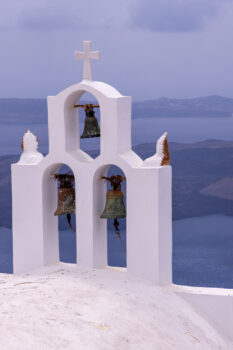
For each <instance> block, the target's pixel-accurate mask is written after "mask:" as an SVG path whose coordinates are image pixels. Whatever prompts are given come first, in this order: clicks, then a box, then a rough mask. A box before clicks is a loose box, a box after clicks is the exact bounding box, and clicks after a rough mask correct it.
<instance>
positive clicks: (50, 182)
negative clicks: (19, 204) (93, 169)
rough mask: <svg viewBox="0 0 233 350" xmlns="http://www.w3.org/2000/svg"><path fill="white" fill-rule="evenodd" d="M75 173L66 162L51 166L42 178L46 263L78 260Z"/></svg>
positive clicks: (74, 261)
mask: <svg viewBox="0 0 233 350" xmlns="http://www.w3.org/2000/svg"><path fill="white" fill-rule="evenodd" d="M75 180H76V179H75V176H74V174H73V172H72V170H71V169H70V168H69V167H68V166H67V165H64V164H57V165H54V166H51V167H50V168H49V169H48V170H47V171H46V172H45V174H44V178H43V203H44V205H43V207H44V212H43V226H44V262H45V265H47V264H54V263H57V262H58V261H61V262H65V263H76V209H75V207H76V206H75V197H76V189H75Z"/></svg>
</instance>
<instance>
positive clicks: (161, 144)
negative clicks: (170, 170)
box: [143, 132, 170, 166]
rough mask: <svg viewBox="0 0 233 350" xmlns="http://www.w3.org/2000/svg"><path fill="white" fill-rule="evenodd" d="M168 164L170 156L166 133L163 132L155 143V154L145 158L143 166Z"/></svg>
mask: <svg viewBox="0 0 233 350" xmlns="http://www.w3.org/2000/svg"><path fill="white" fill-rule="evenodd" d="M169 164H170V156H169V149H168V142H167V132H165V133H164V134H163V135H162V136H161V137H160V138H159V139H158V140H157V143H156V153H155V155H154V156H152V157H150V158H147V159H145V160H144V162H143V166H163V165H169Z"/></svg>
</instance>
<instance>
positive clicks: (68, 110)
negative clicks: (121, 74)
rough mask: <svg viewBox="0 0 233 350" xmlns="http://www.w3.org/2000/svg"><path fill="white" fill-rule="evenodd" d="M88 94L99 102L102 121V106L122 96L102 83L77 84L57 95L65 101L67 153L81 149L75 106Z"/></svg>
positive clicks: (77, 115)
mask: <svg viewBox="0 0 233 350" xmlns="http://www.w3.org/2000/svg"><path fill="white" fill-rule="evenodd" d="M86 92H87V93H90V94H91V95H92V96H94V98H95V99H96V100H97V101H98V103H99V105H100V121H102V118H101V108H102V105H103V104H104V103H105V100H106V99H108V98H110V97H112V96H114V97H120V96H121V95H120V93H119V92H118V91H117V90H116V89H114V88H113V87H111V86H110V85H107V84H104V83H100V82H89V83H85V84H84V83H80V84H76V85H73V86H71V87H70V88H68V89H66V90H64V91H62V92H61V93H60V94H59V95H57V97H62V99H63V106H64V107H63V108H64V110H63V112H64V118H65V120H64V122H65V149H66V151H72V150H76V149H80V139H79V135H80V130H79V125H80V123H79V113H78V109H76V108H75V109H74V108H73V106H74V105H75V104H78V103H79V100H80V99H81V97H82V95H83V94H85V93H86ZM101 126H102V123H100V129H101Z"/></svg>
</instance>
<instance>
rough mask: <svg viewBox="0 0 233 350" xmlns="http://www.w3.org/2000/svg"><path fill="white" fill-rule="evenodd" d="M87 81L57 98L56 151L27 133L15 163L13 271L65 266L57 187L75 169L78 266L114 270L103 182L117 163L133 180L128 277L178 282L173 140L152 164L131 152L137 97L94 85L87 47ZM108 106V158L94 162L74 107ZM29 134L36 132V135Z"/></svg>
mask: <svg viewBox="0 0 233 350" xmlns="http://www.w3.org/2000/svg"><path fill="white" fill-rule="evenodd" d="M75 56H76V59H80V58H83V59H84V72H83V80H82V81H81V82H80V83H78V84H75V85H72V86H70V87H68V88H66V89H65V90H63V91H61V92H60V93H59V94H58V95H56V96H49V97H48V99H47V102H48V127H49V153H48V154H47V155H46V156H45V157H43V156H42V155H41V154H40V153H39V152H38V151H37V144H36V142H35V136H34V135H33V134H31V133H30V134H27V133H26V134H25V136H24V144H28V143H29V146H28V147H29V149H30V152H29V153H30V154H28V153H26V152H27V151H28V150H27V149H24V150H23V153H22V156H21V158H20V161H19V162H18V163H16V164H12V203H13V218H12V220H13V260H14V261H13V265H14V273H15V274H18V273H23V272H27V271H31V270H33V269H37V268H41V267H43V266H45V265H49V264H56V263H58V262H59V244H58V219H57V217H55V216H54V211H55V209H56V206H57V187H56V182H55V181H54V180H53V179H51V175H52V174H54V173H55V172H57V171H58V170H59V168H60V166H61V165H62V164H65V165H68V166H69V167H70V168H71V170H72V171H73V174H74V176H75V182H76V189H77V194H76V221H77V222H76V227H77V229H76V237H77V239H76V241H77V265H78V266H80V267H83V268H107V224H106V220H105V219H100V215H101V212H102V211H103V208H104V202H105V197H106V185H105V184H104V182H103V181H101V180H100V176H102V175H106V174H107V171H108V168H109V166H110V165H112V164H113V165H116V166H118V167H119V168H121V169H122V171H123V172H124V174H125V176H126V179H127V218H126V232H127V234H126V237H127V242H126V245H127V273H129V274H133V275H136V276H139V277H142V278H145V279H149V280H151V281H153V282H154V283H155V284H157V285H168V284H170V283H172V216H171V215H172V213H171V211H172V209H171V208H172V206H171V176H172V175H171V167H170V165H166V164H168V163H166V162H163V152H162V150H163V146H164V144H165V141H166V134H165V135H163V136H162V138H160V139H159V141H158V143H157V153H156V155H155V156H154V157H151V158H149V159H148V160H146V161H144V162H143V161H142V159H141V158H140V157H139V156H138V155H137V154H135V153H134V152H133V151H132V149H131V97H128V96H122V95H121V94H120V93H119V92H118V91H117V90H116V89H115V88H113V87H112V86H110V85H107V84H105V83H103V82H99V81H92V74H91V64H90V59H91V58H95V59H96V58H99V52H98V51H96V52H91V51H90V42H84V52H76V55H75ZM85 92H89V93H91V94H92V95H93V96H94V97H95V98H96V99H97V100H98V103H99V105H100V120H101V121H100V129H101V141H100V155H99V156H98V157H97V158H96V159H92V158H91V157H90V156H89V155H88V154H86V153H85V152H83V151H82V150H81V149H80V136H79V134H80V133H79V116H78V110H77V109H76V108H74V105H75V104H77V103H78V101H79V99H80V97H81V96H82V95H83V94H84V93H85ZM28 133H29V132H28Z"/></svg>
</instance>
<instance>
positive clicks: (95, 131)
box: [81, 105, 100, 139]
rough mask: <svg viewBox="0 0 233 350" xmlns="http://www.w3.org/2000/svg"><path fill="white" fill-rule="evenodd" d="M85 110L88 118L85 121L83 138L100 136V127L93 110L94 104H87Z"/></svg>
mask: <svg viewBox="0 0 233 350" xmlns="http://www.w3.org/2000/svg"><path fill="white" fill-rule="evenodd" d="M84 111H85V113H86V118H85V121H84V130H83V134H82V136H81V139H86V138H89V137H100V127H99V124H98V120H97V118H96V117H95V112H94V111H93V105H85V106H84Z"/></svg>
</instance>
